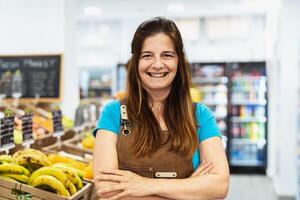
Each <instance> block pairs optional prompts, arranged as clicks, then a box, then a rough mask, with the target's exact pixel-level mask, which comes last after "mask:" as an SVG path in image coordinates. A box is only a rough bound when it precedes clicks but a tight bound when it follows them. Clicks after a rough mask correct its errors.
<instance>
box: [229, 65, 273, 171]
mask: <svg viewBox="0 0 300 200" xmlns="http://www.w3.org/2000/svg"><path fill="white" fill-rule="evenodd" d="M265 66H266V64H265V63H264V62H251V63H232V64H231V65H230V69H229V90H230V95H229V124H228V126H229V130H230V131H229V140H228V141H229V144H228V155H229V156H228V158H229V164H230V169H231V172H232V173H240V172H241V173H251V172H254V173H265V172H266V167H267V76H266V67H265Z"/></svg>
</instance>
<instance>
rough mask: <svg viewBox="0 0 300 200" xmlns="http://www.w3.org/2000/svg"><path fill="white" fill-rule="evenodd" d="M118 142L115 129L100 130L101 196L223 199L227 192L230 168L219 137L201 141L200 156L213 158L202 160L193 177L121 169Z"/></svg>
mask: <svg viewBox="0 0 300 200" xmlns="http://www.w3.org/2000/svg"><path fill="white" fill-rule="evenodd" d="M116 143H117V136H116V135H115V134H114V133H112V132H110V131H105V130H99V131H98V132H97V136H96V140H95V147H94V177H95V178H94V180H95V185H96V189H97V192H98V194H99V195H101V197H104V198H109V199H111V200H114V199H122V200H128V199H130V200H135V199H141V200H165V199H178V200H185V199H186V200H191V199H193V200H198V199H199V200H202V199H205V200H206V199H223V198H225V197H226V195H227V191H228V185H229V169H228V164H227V159H226V156H225V152H224V149H223V146H222V142H221V139H220V138H218V137H213V138H210V139H207V140H205V141H203V142H201V143H200V145H199V150H200V157H201V160H202V161H204V160H206V161H210V162H206V164H202V165H201V166H200V167H199V168H198V169H197V170H196V171H195V172H194V173H193V175H192V176H191V177H189V178H185V179H151V178H145V177H141V176H139V175H137V174H135V173H132V172H130V171H124V170H118V155H117V149H116ZM202 163H203V162H202ZM211 163H213V165H212V164H211ZM208 171H209V173H208V174H206V173H207V172H208ZM204 174H205V175H204Z"/></svg>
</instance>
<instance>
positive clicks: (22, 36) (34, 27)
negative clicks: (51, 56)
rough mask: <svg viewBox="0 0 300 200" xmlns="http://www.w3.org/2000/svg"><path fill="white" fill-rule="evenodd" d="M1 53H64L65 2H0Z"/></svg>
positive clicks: (7, 0)
mask: <svg viewBox="0 0 300 200" xmlns="http://www.w3.org/2000/svg"><path fill="white" fill-rule="evenodd" d="M0 44H1V45H0V53H1V54H18V53H44V52H63V51H64V2H63V1H61V0H52V1H39V0H26V1H22V0H0Z"/></svg>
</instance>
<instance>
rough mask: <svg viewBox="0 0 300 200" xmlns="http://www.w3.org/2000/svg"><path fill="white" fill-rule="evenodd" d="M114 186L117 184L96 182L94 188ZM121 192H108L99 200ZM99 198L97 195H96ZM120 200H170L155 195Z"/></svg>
mask: <svg viewBox="0 0 300 200" xmlns="http://www.w3.org/2000/svg"><path fill="white" fill-rule="evenodd" d="M114 184H117V183H114V182H108V181H101V182H97V183H96V184H95V186H96V189H97V188H101V187H105V186H107V185H114ZM120 192H121V191H117V192H108V193H105V194H102V195H101V196H100V197H101V198H100V199H101V200H102V198H103V200H105V199H108V198H110V197H112V196H114V195H116V194H118V193H120ZM98 196H99V195H98ZM120 200H170V198H166V197H161V196H157V195H151V196H145V197H134V196H127V197H123V198H120Z"/></svg>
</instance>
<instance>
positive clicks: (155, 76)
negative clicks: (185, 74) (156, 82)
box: [146, 72, 169, 78]
mask: <svg viewBox="0 0 300 200" xmlns="http://www.w3.org/2000/svg"><path fill="white" fill-rule="evenodd" d="M146 74H147V75H148V76H150V77H151V78H164V77H166V76H167V75H168V74H169V72H159V73H157V72H146Z"/></svg>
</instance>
